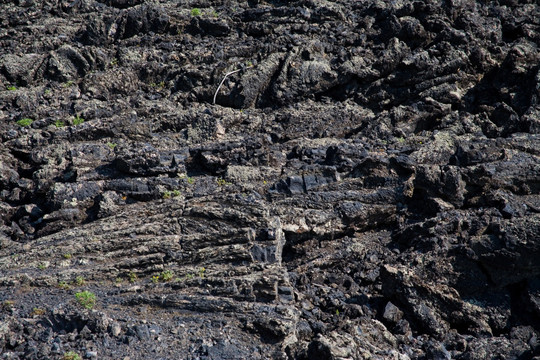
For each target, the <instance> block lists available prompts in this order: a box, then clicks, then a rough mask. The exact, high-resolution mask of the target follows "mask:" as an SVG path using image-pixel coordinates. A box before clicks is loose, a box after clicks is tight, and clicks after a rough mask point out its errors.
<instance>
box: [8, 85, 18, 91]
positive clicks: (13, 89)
mask: <svg viewBox="0 0 540 360" xmlns="http://www.w3.org/2000/svg"><path fill="white" fill-rule="evenodd" d="M6 89H7V90H9V91H15V90H17V87H16V86H14V85H8V86H6Z"/></svg>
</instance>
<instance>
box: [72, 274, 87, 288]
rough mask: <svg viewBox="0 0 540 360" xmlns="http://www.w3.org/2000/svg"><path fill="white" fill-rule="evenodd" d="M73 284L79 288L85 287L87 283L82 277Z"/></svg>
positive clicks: (77, 278) (78, 277)
mask: <svg viewBox="0 0 540 360" xmlns="http://www.w3.org/2000/svg"><path fill="white" fill-rule="evenodd" d="M73 283H74V284H75V285H77V286H83V285H84V284H86V281H85V280H84V278H83V277H82V276H77V277H76V278H75V281H74V282H73Z"/></svg>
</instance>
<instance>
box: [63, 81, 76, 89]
mask: <svg viewBox="0 0 540 360" xmlns="http://www.w3.org/2000/svg"><path fill="white" fill-rule="evenodd" d="M71 85H73V81H71V80H69V81H66V82H65V83H63V84H62V87H64V88H68V87H71Z"/></svg>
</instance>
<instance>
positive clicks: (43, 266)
mask: <svg viewBox="0 0 540 360" xmlns="http://www.w3.org/2000/svg"><path fill="white" fill-rule="evenodd" d="M46 268H47V264H45V263H42V262H41V263H39V264H38V269H39V270H45V269H46Z"/></svg>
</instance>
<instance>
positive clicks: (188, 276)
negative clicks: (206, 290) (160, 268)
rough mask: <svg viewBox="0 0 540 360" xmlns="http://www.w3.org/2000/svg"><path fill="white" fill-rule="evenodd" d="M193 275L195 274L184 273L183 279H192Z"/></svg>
mask: <svg viewBox="0 0 540 360" xmlns="http://www.w3.org/2000/svg"><path fill="white" fill-rule="evenodd" d="M194 277H195V275H193V274H186V276H185V279H186V280H191V279H193V278H194Z"/></svg>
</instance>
